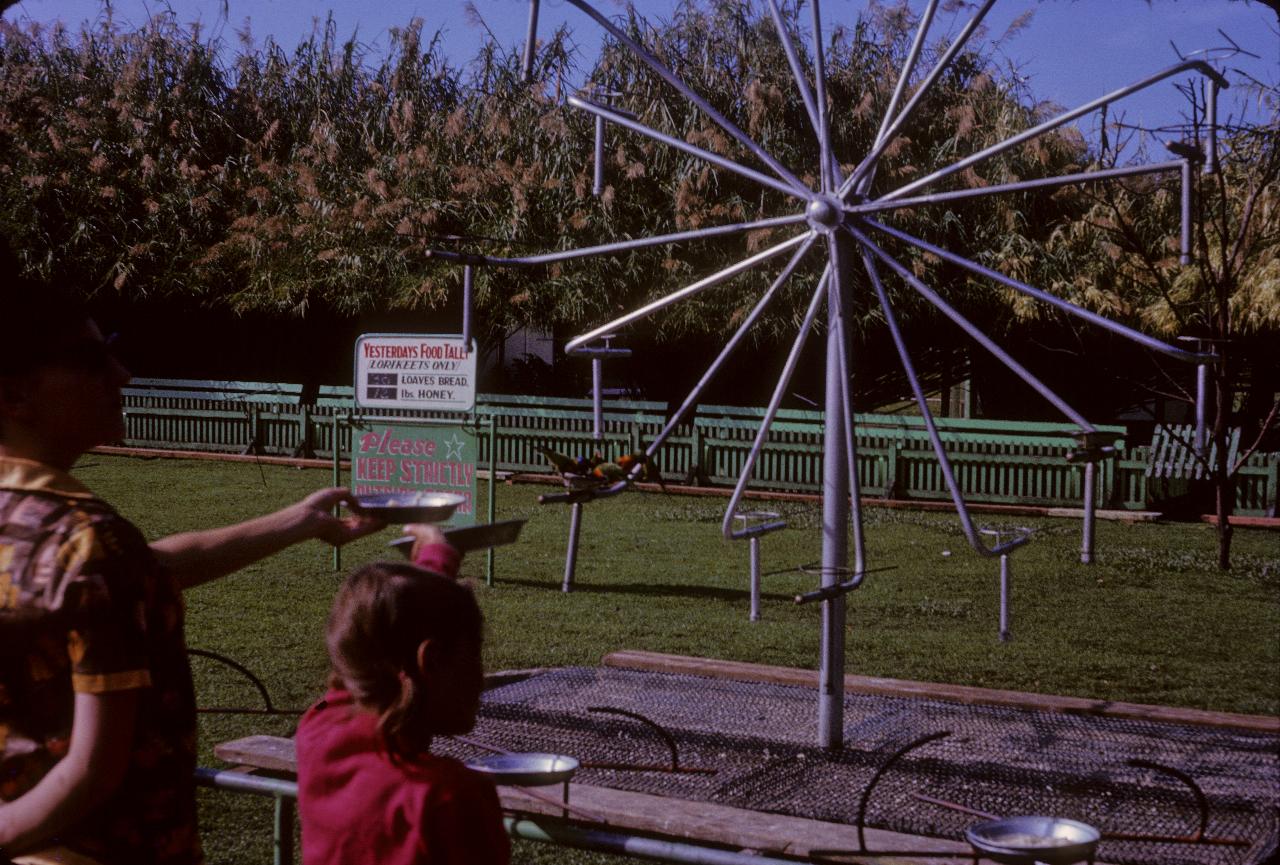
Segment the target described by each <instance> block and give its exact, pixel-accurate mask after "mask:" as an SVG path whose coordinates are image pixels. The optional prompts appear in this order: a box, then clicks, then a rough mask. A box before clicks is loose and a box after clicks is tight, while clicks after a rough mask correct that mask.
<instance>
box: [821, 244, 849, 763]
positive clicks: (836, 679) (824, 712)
mask: <svg viewBox="0 0 1280 865" xmlns="http://www.w3.org/2000/svg"><path fill="white" fill-rule="evenodd" d="M842 258H847V256H842ZM836 270H837V273H838V275H837V276H836V277H835V278H833V279H832V280H831V288H830V291H831V292H838V291H839V290H840V287H841V286H842V285H847V284H848V280H847V276H848V274H841V273H839V271H840V270H843V268H840V267H837V269H836ZM841 277H846V278H841ZM835 319H836V310H835V308H834V305H833V303H832V300H831V296H830V295H828V301H827V322H828V328H827V390H826V410H825V415H824V420H825V429H824V430H823V452H822V585H823V587H826V586H834V585H835V584H837V583H840V582H842V581H844V580H845V579H846V578H847V576H848V564H849V543H848V526H849V475H848V471H849V469H848V466H847V464H846V455H845V441H844V398H843V395H842V390H841V386H840V367H841V364H840V354H841V351H840V329H839V328H837V327H836V326H835ZM844 602H845V599H844V595H838V596H837V597H834V598H831V599H830V600H827V601H823V602H822V660H821V666H820V667H819V671H818V687H819V694H818V744H819V746H821V747H823V748H830V749H835V750H838V749H840V748H841V747H842V746H843V744H844V624H845V614H844Z"/></svg>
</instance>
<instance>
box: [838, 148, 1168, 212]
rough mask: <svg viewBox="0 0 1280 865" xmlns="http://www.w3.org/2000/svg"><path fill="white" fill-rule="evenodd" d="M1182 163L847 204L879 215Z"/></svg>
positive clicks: (1150, 171)
mask: <svg viewBox="0 0 1280 865" xmlns="http://www.w3.org/2000/svg"><path fill="white" fill-rule="evenodd" d="M1181 170H1182V160H1180V159H1175V160H1170V161H1168V162H1156V163H1153V164H1151V165H1129V166H1125V167H1123V168H1106V169H1099V170H1097V171H1081V172H1077V173H1075V174H1064V175H1062V176H1060V177H1041V178H1037V179H1035V180H1019V181H1017V182H1016V183H1001V184H998V185H995V186H982V187H979V188H977V189H955V190H951V191H950V192H935V193H933V194H931V195H915V196H912V197H910V198H895V199H892V200H883V199H878V200H875V201H867V202H864V203H862V204H849V205H845V212H846V213H857V214H866V213H877V212H879V211H883V210H897V209H899V208H908V207H922V206H924V205H928V204H944V203H946V202H948V201H960V200H964V199H968V198H984V197H986V196H991V195H1004V194H1006V193H1009V192H1025V191H1028V190H1031V189H1052V188H1055V187H1059V186H1070V185H1072V184H1075V183H1095V182H1098V181H1102V180H1113V179H1115V178H1117V177H1132V176H1134V175H1139V174H1159V173H1161V172H1165V171H1181Z"/></svg>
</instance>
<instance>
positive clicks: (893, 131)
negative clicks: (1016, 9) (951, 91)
mask: <svg viewBox="0 0 1280 865" xmlns="http://www.w3.org/2000/svg"><path fill="white" fill-rule="evenodd" d="M995 2H996V0H986V2H984V3H983V4H982V6H981V7H980V8H979V9H978V11H977V12H975V13H973V17H972V18H971V19H969V23H968V24H966V25H965V27H964V29H963V30H961V31H960V34H959V35H958V36H956V39H955V41H954V42H952V43H951V45H949V46H948V47H947V50H946V52H945V53H944V54H943V55H942V57H940V58H938V62H937V63H935V64H934V66H933V69H931V70H929V74H928V75H927V76H925V79H924V81H922V82H921V83H920V86H919V87H917V88H916V92H915V94H914V95H913V96H912V97H911V99H910V101H908V102H907V105H906V107H905V108H903V109H902V113H901V114H899V115H898V116H897V117H895V118H894V119H893V122H892V123H890V124H889V126H888V128H887V129H884V130H883V131H882V133H881V134H880V136H879V137H878V138H877V140H876V146H875V147H873V148H871V152H870V153H868V154H867V155H866V156H865V157H863V159H862V161H861V162H860V163H858V167H857V168H855V169H854V170H853V174H851V175H849V178H848V179H847V180H846V181H845V182H844V185H843V186H841V187H840V197H841V198H844V197H845V196H847V195H848V194H849V193H850V192H851V191H852V190H853V189H855V188H856V187H857V186H858V183H859V181H861V180H862V178H863V177H864V176H865V175H866V173H867V172H868V171H870V170H871V169H872V168H873V167H875V164H876V162H877V161H879V159H880V157H881V155H883V154H884V152H885V150H886V149H887V148H888V147H889V145H890V144H892V143H893V139H894V138H896V137H897V135H898V133H899V132H900V131H902V127H903V126H904V125H905V124H906V122H907V121H908V120H909V119H910V118H911V115H912V114H913V113H914V112H915V110H916V106H918V105H919V104H920V102H921V101H922V100H923V99H924V97H925V96H926V95H927V94H928V92H929V88H931V87H932V86H933V83H934V82H935V81H937V80H938V78H939V77H941V75H942V73H943V72H945V71H946V69H947V67H948V66H950V65H951V60H952V59H953V58H954V57H955V56H956V54H958V53H960V49H961V48H963V47H964V45H965V43H966V42H968V41H969V38H970V37H971V36H972V35H973V33H974V31H975V30H977V29H978V25H979V24H981V23H982V19H983V18H985V17H986V15H987V13H988V12H990V11H991V7H992V6H994V5H995Z"/></svg>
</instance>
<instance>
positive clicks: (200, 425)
mask: <svg viewBox="0 0 1280 865" xmlns="http://www.w3.org/2000/svg"><path fill="white" fill-rule="evenodd" d="M667 410H668V406H667V405H666V403H658V402H645V401H637V400H607V401H606V402H605V404H604V411H603V427H604V428H603V437H602V439H601V440H599V441H597V440H596V439H595V438H594V422H593V416H592V407H591V401H590V400H585V399H568V398H556V397H529V396H517V395H508V394H480V395H479V396H478V398H477V401H476V408H475V412H474V413H472V414H465V415H464V414H458V413H427V412H420V411H396V410H360V411H359V412H357V411H356V410H355V409H354V407H353V403H352V389H351V388H350V387H339V386H326V387H321V388H319V389H318V391H317V392H315V393H311V394H305V395H304V391H303V387H302V386H301V385H296V384H277V383H270V382H224V381H191V380H180V379H134V380H133V381H132V382H131V383H130V387H128V388H126V389H125V418H126V423H127V433H126V439H125V442H124V443H125V444H127V445H130V446H134V447H147V448H171V449H178V450H203V451H221V452H230V453H260V454H272V455H284V456H314V457H326V458H332V456H333V454H334V448H335V447H336V448H337V451H338V453H339V454H340V455H347V454H350V452H351V441H352V435H353V431H354V432H355V433H358V431H359V430H360V429H362V428H367V427H368V425H369V424H370V423H373V422H379V421H388V420H395V419H400V420H405V421H412V420H414V419H419V420H421V419H428V418H429V419H450V418H452V419H456V420H457V421H459V422H460V423H461V422H465V423H475V424H477V425H480V426H487V425H488V423H489V422H490V419H492V422H493V423H494V424H495V426H496V432H497V435H496V437H495V439H494V447H495V448H496V451H497V453H496V465H497V467H498V469H499V470H501V471H510V472H545V471H547V470H548V466H547V463H546V460H545V459H544V458H543V457H542V455H541V454H540V453H539V449H540V448H543V447H549V448H552V449H554V450H557V451H560V452H561V453H565V454H570V455H578V454H583V455H586V454H590V453H591V452H592V451H594V450H598V451H600V452H601V453H602V454H603V455H605V456H607V457H616V456H618V455H619V454H622V453H626V452H628V451H633V450H639V449H641V448H643V447H644V446H645V445H646V444H647V443H648V442H650V441H652V440H653V438H654V437H655V436H656V435H657V434H658V432H659V431H660V430H661V429H662V427H663V425H664V424H665V423H666V420H667V415H666V412H667ZM763 415H764V409H761V408H753V407H743V406H721V405H700V406H698V407H697V408H696V409H695V410H694V411H693V412H692V413H691V415H690V416H689V417H687V418H685V419H684V420H683V421H682V422H681V424H680V425H679V426H678V427H677V428H676V429H675V431H674V432H673V434H672V435H671V436H670V437H669V438H668V439H667V441H666V443H665V445H664V447H663V449H662V452H661V453H660V454H659V462H660V464H661V468H662V473H663V475H664V476H665V477H666V478H668V480H670V481H672V482H677V483H678V482H681V481H697V482H699V483H707V484H713V485H732V484H733V483H735V482H736V481H737V479H738V475H739V473H740V472H741V470H742V466H743V464H744V462H745V460H746V458H747V455H748V453H749V452H750V450H751V447H752V444H753V442H754V440H755V438H756V435H757V431H758V429H759V426H760V420H761V418H762V417H763ZM935 420H936V423H937V425H938V429H939V433H940V437H941V439H942V441H943V442H944V445H945V447H946V450H947V453H948V456H949V457H950V459H951V462H952V465H953V467H954V469H955V474H956V478H957V480H958V482H959V484H960V486H961V489H963V490H964V493H965V496H966V498H968V499H969V500H970V501H974V502H993V503H1004V504H1012V503H1021V504H1036V505H1046V506H1063V507H1072V506H1079V504H1080V502H1081V500H1082V499H1083V495H1084V490H1083V481H1084V472H1083V471H1082V469H1081V467H1080V466H1079V465H1075V464H1072V463H1068V462H1067V461H1066V455H1067V454H1068V453H1069V452H1070V451H1071V450H1073V449H1074V448H1075V446H1076V440H1075V438H1074V436H1073V433H1074V431H1075V427H1074V426H1073V425H1071V424H1054V423H1039V422H1027V421H995V420H973V419H967V418H936V419H935ZM854 426H855V429H856V432H857V436H856V446H857V465H858V479H859V483H860V485H861V488H862V491H863V493H864V494H866V495H869V496H877V497H892V498H908V499H927V500H944V499H948V498H949V497H950V493H949V492H948V490H947V488H946V484H945V482H944V480H943V477H942V472H941V470H940V467H939V464H938V460H937V457H936V456H935V454H934V452H933V446H932V443H931V442H930V440H929V437H928V434H927V432H926V430H925V427H924V421H923V419H922V418H920V417H916V416H908V415H881V414H859V415H856V416H855V419H854ZM1099 429H1100V430H1101V431H1103V432H1106V433H1109V434H1113V435H1114V436H1115V441H1116V444H1117V447H1118V448H1119V450H1118V454H1117V457H1116V458H1114V459H1109V460H1105V461H1103V462H1102V463H1101V464H1100V465H1099V471H1098V472H1097V484H1098V489H1097V491H1096V492H1097V501H1098V502H1099V504H1100V506H1103V507H1110V508H1127V509H1144V508H1148V507H1150V506H1151V505H1152V503H1153V502H1155V501H1157V500H1158V499H1162V498H1166V497H1168V496H1170V495H1173V494H1176V493H1177V492H1178V491H1179V489H1180V487H1178V484H1183V485H1185V483H1187V480H1186V479H1184V477H1183V476H1184V475H1187V474H1188V473H1187V472H1186V471H1185V470H1183V469H1181V468H1179V469H1177V470H1176V471H1175V470H1174V469H1173V468H1171V466H1174V465H1176V466H1185V465H1186V464H1187V463H1188V457H1187V456H1186V454H1185V453H1182V452H1180V451H1178V447H1179V443H1180V442H1181V443H1184V444H1182V445H1181V446H1182V447H1183V448H1184V449H1185V442H1188V441H1190V438H1189V435H1188V433H1187V431H1186V430H1185V429H1183V428H1166V429H1162V430H1161V431H1159V432H1158V433H1157V435H1156V440H1155V441H1154V442H1153V444H1152V445H1143V446H1129V447H1127V448H1126V447H1124V443H1123V438H1124V435H1125V428H1124V427H1122V426H1103V427H1100V428H1099ZM822 432H823V416H822V413H821V412H817V411H805V410H794V409H783V410H781V411H779V413H778V416H777V418H776V419H775V422H774V424H773V426H772V428H771V429H770V432H769V437H768V440H767V441H766V443H765V447H764V449H763V450H762V452H761V454H760V458H759V460H758V461H757V464H756V467H755V473H754V476H753V480H752V487H753V488H755V489H769V490H778V491H801V492H806V491H808V492H812V491H817V490H819V489H820V488H821V482H822ZM1171 441H1172V442H1173V443H1172V444H1171V443H1170V442H1171ZM480 442H481V453H480V457H479V458H480V461H481V462H482V463H483V464H487V463H488V462H489V459H490V457H489V453H488V450H489V438H488V436H481V438H480ZM1232 445H1233V447H1232V456H1233V457H1234V451H1235V440H1233V442H1232ZM1278 472H1280V454H1254V455H1253V456H1252V457H1251V458H1250V459H1249V460H1248V461H1247V463H1246V465H1245V466H1244V467H1243V468H1242V469H1241V472H1240V475H1239V482H1238V490H1237V507H1236V510H1237V512H1238V513H1241V514H1248V515H1271V516H1274V515H1275V513H1276V491H1277V488H1280V477H1278Z"/></svg>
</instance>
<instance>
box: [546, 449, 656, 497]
mask: <svg viewBox="0 0 1280 865" xmlns="http://www.w3.org/2000/svg"><path fill="white" fill-rule="evenodd" d="M538 450H539V451H540V452H541V453H542V455H543V456H544V457H546V458H547V462H549V463H551V466H552V467H553V468H554V469H555V470H556V471H558V472H559V473H560V476H561V477H563V478H564V479H565V482H566V483H568V484H569V485H570V486H576V487H582V486H590V485H595V484H600V485H603V484H613V483H617V482H618V481H620V480H623V479H625V478H626V477H627V476H628V475H629V474H631V472H632V471H634V469H635V466H637V465H639V466H640V467H641V468H640V471H639V473H638V477H639V480H642V481H648V482H651V483H656V484H657V485H658V486H659V487H663V485H662V475H661V474H659V473H658V466H657V465H656V464H655V463H654V461H653V460H652V459H651V458H650V457H649V455H648V454H646V453H645V452H644V451H633V452H632V453H629V454H623V455H622V456H620V457H618V459H617V461H616V462H612V461H609V460H606V459H605V458H604V456H603V455H602V454H601V453H600V452H599V451H595V452H594V453H592V454H591V456H590V457H568V456H565V455H564V454H562V453H556V452H555V451H553V450H551V449H550V448H538ZM663 489H664V490H665V489H666V488H665V487H663Z"/></svg>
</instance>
